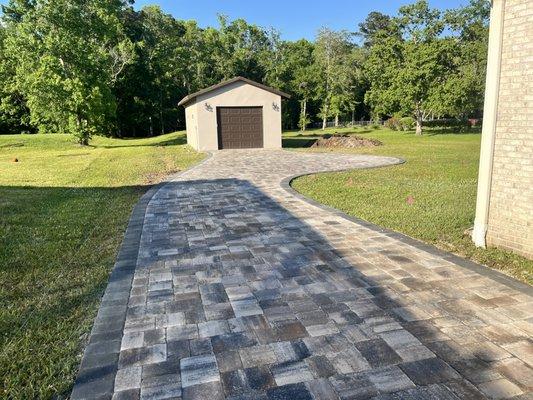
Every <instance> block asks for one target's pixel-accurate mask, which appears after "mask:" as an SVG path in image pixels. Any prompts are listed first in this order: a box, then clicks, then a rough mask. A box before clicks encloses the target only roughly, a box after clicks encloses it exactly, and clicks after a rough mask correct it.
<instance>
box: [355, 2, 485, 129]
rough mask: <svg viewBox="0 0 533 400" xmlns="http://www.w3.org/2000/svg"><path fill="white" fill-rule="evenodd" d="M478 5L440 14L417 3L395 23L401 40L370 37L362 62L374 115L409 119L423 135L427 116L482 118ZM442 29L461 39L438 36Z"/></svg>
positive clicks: (481, 18) (382, 35) (481, 21)
mask: <svg viewBox="0 0 533 400" xmlns="http://www.w3.org/2000/svg"><path fill="white" fill-rule="evenodd" d="M477 3H479V1H477V0H472V3H471V4H470V5H469V6H467V7H466V8H464V9H460V10H455V11H449V12H448V13H446V14H442V13H440V12H439V11H437V10H433V9H431V8H430V7H429V5H428V3H427V1H425V0H419V1H417V2H416V3H414V4H411V5H408V6H403V7H401V8H400V11H399V16H398V17H397V18H395V19H394V20H393V23H394V24H395V26H396V29H398V31H399V33H400V34H399V35H388V34H386V33H385V32H383V31H380V32H377V33H376V34H375V35H374V37H373V45H372V47H371V48H370V50H369V55H368V57H367V59H366V62H365V75H366V77H367V79H368V81H369V83H370V89H369V90H368V91H367V92H366V94H365V101H366V103H367V104H368V105H369V106H370V107H371V108H372V109H373V112H374V114H377V115H392V114H395V113H401V114H403V115H411V116H412V117H413V118H415V122H416V128H417V133H418V134H421V133H422V124H423V123H424V121H426V120H427V119H428V118H430V117H433V116H444V115H447V116H454V117H462V118H464V117H466V116H470V115H475V114H477V113H480V110H481V107H482V104H481V103H482V99H483V95H482V93H483V90H484V82H483V80H484V76H485V68H486V42H487V36H486V33H485V32H486V31H487V26H488V25H487V23H488V21H487V13H486V7H485V8H484V9H482V10H479V9H477V8H476V7H477V6H478V4H477ZM476 10H477V11H476ZM446 26H450V27H451V28H453V29H455V30H456V31H458V32H459V36H458V37H442V32H443V29H444V28H445V27H446Z"/></svg>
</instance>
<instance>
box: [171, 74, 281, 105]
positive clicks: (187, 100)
mask: <svg viewBox="0 0 533 400" xmlns="http://www.w3.org/2000/svg"><path fill="white" fill-rule="evenodd" d="M238 81H242V82H244V83H248V84H249V85H252V86H255V87H257V88H259V89H263V90H265V91H267V92H270V93H274V94H277V95H278V96H281V97H284V98H286V99H290V98H291V95H290V94H288V93H285V92H282V91H281V90H278V89H274V88H271V87H269V86H266V85H263V84H262V83H259V82H254V81H252V80H250V79H247V78H244V77H242V76H237V77H235V78H232V79H228V80H227V81H224V82H220V83H217V84H216V85H212V86H209V87H207V88H205V89H202V90H199V91H198V92H195V93H191V94H188V95H187V96H185V97H184V98H183V99H181V100H180V102H179V103H178V106H184V107H185V106H186V105H187V104H188V103H190V102H191V101H193V100H195V99H196V98H197V97H198V96H201V95H202V94H205V93H209V92H212V91H213V90H216V89H220V88H222V87H224V86H227V85H230V84H232V83H235V82H238Z"/></svg>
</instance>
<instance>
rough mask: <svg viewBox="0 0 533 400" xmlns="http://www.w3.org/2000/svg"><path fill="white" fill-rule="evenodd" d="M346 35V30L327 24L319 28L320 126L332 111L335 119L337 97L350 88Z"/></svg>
mask: <svg viewBox="0 0 533 400" xmlns="http://www.w3.org/2000/svg"><path fill="white" fill-rule="evenodd" d="M349 39H350V34H349V33H348V32H347V31H339V32H335V31H332V30H330V29H327V28H322V29H321V30H320V31H319V32H318V35H317V39H316V44H315V51H314V59H315V63H316V67H317V70H318V75H319V80H318V93H319V95H320V97H321V99H322V106H321V110H320V114H319V115H320V116H321V118H322V129H325V128H326V125H327V119H328V118H329V117H330V116H331V115H334V116H335V120H336V122H337V123H338V116H339V113H340V108H339V107H337V104H339V97H341V96H343V95H344V94H345V93H346V91H347V90H349V86H348V81H349V79H348V74H349V69H350V66H349V65H348V63H347V57H346V55H347V54H348V53H349V52H350V50H351V48H352V44H351V42H350V40H349ZM332 101H334V103H333V104H332Z"/></svg>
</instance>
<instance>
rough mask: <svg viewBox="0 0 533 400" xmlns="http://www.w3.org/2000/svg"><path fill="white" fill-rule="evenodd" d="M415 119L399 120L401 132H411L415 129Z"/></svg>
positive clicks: (404, 118)
mask: <svg viewBox="0 0 533 400" xmlns="http://www.w3.org/2000/svg"><path fill="white" fill-rule="evenodd" d="M415 123H416V121H415V119H414V118H413V117H403V118H402V119H400V127H401V129H402V131H411V130H413V129H414V127H415Z"/></svg>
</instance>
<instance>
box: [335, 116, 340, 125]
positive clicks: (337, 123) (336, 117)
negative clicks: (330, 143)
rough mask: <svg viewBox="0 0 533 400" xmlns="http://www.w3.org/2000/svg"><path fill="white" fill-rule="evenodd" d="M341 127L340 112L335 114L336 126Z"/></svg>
mask: <svg viewBox="0 0 533 400" xmlns="http://www.w3.org/2000/svg"><path fill="white" fill-rule="evenodd" d="M338 127H339V114H335V128H338Z"/></svg>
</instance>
